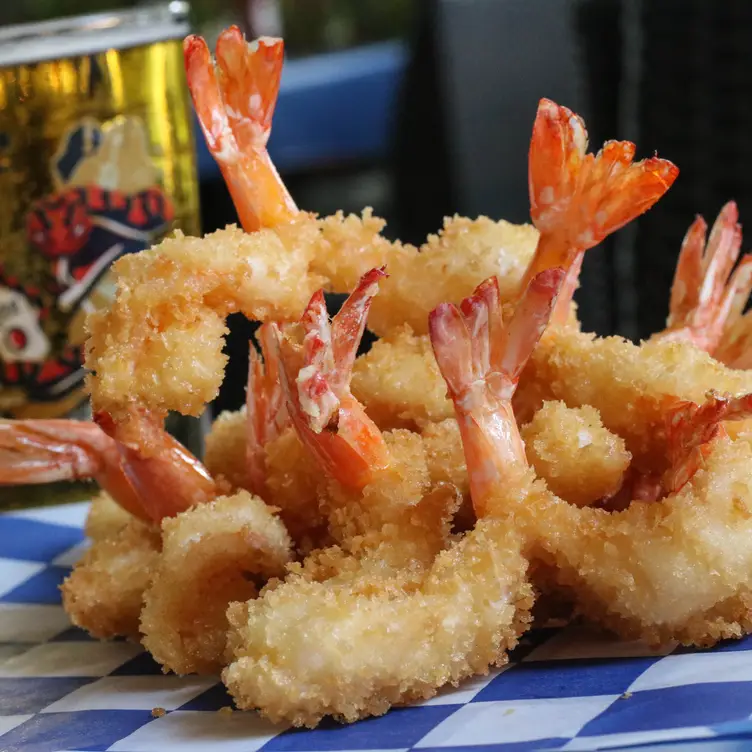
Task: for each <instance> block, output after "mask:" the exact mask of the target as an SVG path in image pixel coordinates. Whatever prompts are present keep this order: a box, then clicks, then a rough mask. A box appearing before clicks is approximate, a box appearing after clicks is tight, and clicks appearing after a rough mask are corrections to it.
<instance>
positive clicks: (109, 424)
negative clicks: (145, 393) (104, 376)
mask: <svg viewBox="0 0 752 752" xmlns="http://www.w3.org/2000/svg"><path fill="white" fill-rule="evenodd" d="M94 421H95V423H96V424H97V425H98V426H99V427H100V428H101V429H102V430H103V431H104V432H105V433H106V434H107V435H108V436H109V437H110V438H113V439H115V441H116V446H117V450H118V453H119V458H120V462H119V467H117V468H112V470H111V471H110V472H109V475H108V478H107V480H110V481H111V483H117V484H118V486H117V487H118V490H119V491H120V494H122V495H123V498H125V492H126V491H127V490H128V489H130V492H131V496H130V498H129V499H128V500H127V503H128V505H129V507H134V508H135V507H139V508H140V510H141V514H140V515H139V516H146V517H148V518H149V519H151V520H153V521H154V522H160V521H161V520H162V519H163V518H165V517H173V516H175V515H176V514H179V513H180V512H184V511H185V510H186V509H189V508H190V507H192V506H194V505H195V504H201V503H204V502H207V501H210V500H211V499H213V498H214V497H215V496H216V495H217V488H216V485H215V483H214V481H213V479H212V477H211V476H210V475H209V472H208V471H207V470H206V468H205V467H204V466H203V465H202V464H201V463H200V462H199V461H198V460H197V459H196V458H195V457H194V456H193V455H192V454H191V453H190V452H189V451H188V450H187V449H186V448H185V447H184V446H183V445H182V444H180V443H179V442H178V441H177V440H176V439H174V438H173V437H172V436H170V435H169V434H168V433H167V432H166V431H165V430H164V428H163V427H162V425H161V421H158V420H156V419H154V418H153V417H151V416H150V415H149V414H148V413H146V412H144V411H139V410H132V411H131V412H130V413H129V416H128V419H127V420H126V421H125V422H124V423H116V422H115V421H114V420H113V419H112V417H111V416H110V415H109V414H108V413H96V414H95V415H94ZM110 476H112V477H111V478H110ZM123 476H124V477H125V479H126V481H123V480H122V478H123ZM116 493H117V491H116ZM116 500H117V501H118V502H121V498H120V495H119V496H118V497H117V498H116ZM128 511H133V510H132V509H130V508H129V509H128ZM134 513H136V512H134Z"/></svg>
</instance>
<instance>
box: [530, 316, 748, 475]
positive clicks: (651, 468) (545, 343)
mask: <svg viewBox="0 0 752 752" xmlns="http://www.w3.org/2000/svg"><path fill="white" fill-rule="evenodd" d="M583 373H585V374H587V378H582V374H583ZM710 389H716V390H718V391H720V392H723V393H728V394H732V395H737V396H738V395H742V394H746V393H748V392H750V391H752V374H750V373H749V372H747V371H741V370H735V369H729V368H727V367H726V366H724V365H723V364H722V363H719V362H718V361H717V360H715V359H714V358H712V357H711V356H710V355H708V354H707V353H706V352H703V351H702V350H699V349H698V348H696V347H695V346H694V345H692V344H690V343H687V342H672V341H670V340H669V341H654V342H646V343H643V344H642V345H639V346H638V345H635V344H633V343H632V342H629V341H627V340H624V339H622V338H621V337H606V338H599V337H596V336H595V335H594V334H584V333H582V332H578V331H576V330H574V329H572V328H571V327H551V329H550V330H549V331H547V332H546V334H545V336H544V337H543V338H542V339H541V342H540V345H539V346H538V347H537V348H536V350H535V352H534V353H533V355H532V357H531V359H530V364H529V367H528V369H527V370H526V373H525V375H524V376H523V379H522V381H521V384H520V390H519V391H520V398H521V399H520V405H515V407H516V409H517V414H518V416H519V417H520V419H521V420H525V419H526V417H527V416H528V415H530V414H531V413H532V412H533V411H534V410H536V409H538V407H540V405H541V404H542V402H543V401H544V400H549V399H553V400H562V401H564V402H565V403H566V404H567V405H569V406H570V407H581V406H583V405H591V406H592V407H594V408H595V409H596V410H597V411H598V413H599V414H600V417H601V420H602V421H603V425H604V426H605V427H606V428H607V429H608V430H609V431H612V432H614V433H616V434H618V435H619V436H621V437H623V438H624V440H625V442H626V447H627V450H628V451H629V452H631V454H632V456H633V462H634V463H635V464H636V466H637V467H638V468H639V469H640V470H643V471H646V472H659V473H661V472H663V471H664V470H665V469H666V462H667V460H666V457H667V456H668V448H667V435H666V431H665V413H666V405H667V404H670V403H671V401H673V400H674V399H680V400H687V401H690V402H696V403H701V402H703V401H704V399H705V395H706V393H707V392H708V390H710Z"/></svg>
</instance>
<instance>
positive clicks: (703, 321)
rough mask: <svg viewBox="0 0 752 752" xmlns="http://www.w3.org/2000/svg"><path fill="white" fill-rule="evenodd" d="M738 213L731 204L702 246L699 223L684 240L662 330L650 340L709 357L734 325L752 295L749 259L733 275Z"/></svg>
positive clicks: (703, 225) (698, 220)
mask: <svg viewBox="0 0 752 752" xmlns="http://www.w3.org/2000/svg"><path fill="white" fill-rule="evenodd" d="M738 218H739V213H738V211H737V208H736V204H735V203H734V202H733V201H729V202H728V203H727V204H726V205H725V206H724V207H723V208H722V209H721V211H720V213H719V214H718V218H717V219H716V221H715V224H714V225H713V229H712V230H711V232H710V237H709V238H708V239H707V244H706V242H705V238H706V234H707V225H706V223H705V220H704V219H703V218H702V217H699V216H698V217H697V218H696V219H695V221H694V222H693V223H692V225H691V226H690V228H689V230H687V234H686V236H685V237H684V241H683V243H682V247H681V251H680V252H679V260H678V262H677V265H676V272H675V274H674V282H673V285H672V287H671V301H670V306H669V317H668V321H667V322H666V328H665V329H664V330H663V331H662V332H660V333H658V334H656V335H654V336H653V339H654V340H655V339H670V340H673V341H679V340H681V341H686V342H691V343H693V344H694V345H695V346H697V347H699V348H700V349H702V350H705V351H707V352H709V353H711V354H712V355H715V354H716V351H717V350H718V348H719V346H720V345H721V343H722V342H723V340H724V335H727V332H728V329H729V326H730V325H731V324H733V322H734V321H736V320H738V318H739V317H740V316H741V313H742V312H743V310H744V306H745V305H746V303H747V300H748V298H749V295H750V292H752V256H749V255H748V256H744V257H743V258H742V260H741V261H740V263H739V265H738V266H737V268H736V270H735V271H734V272H733V274H732V269H733V268H734V264H735V263H736V260H737V259H738V258H739V251H740V248H741V242H742V233H741V226H740V225H739V224H738Z"/></svg>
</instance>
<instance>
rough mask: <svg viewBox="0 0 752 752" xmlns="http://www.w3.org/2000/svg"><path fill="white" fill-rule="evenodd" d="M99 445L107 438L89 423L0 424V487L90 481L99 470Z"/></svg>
mask: <svg viewBox="0 0 752 752" xmlns="http://www.w3.org/2000/svg"><path fill="white" fill-rule="evenodd" d="M89 434H90V435H89ZM87 439H88V440H87ZM102 443H105V444H108V443H109V442H108V441H107V437H105V436H102V435H101V432H100V431H99V430H98V429H97V428H96V427H93V426H91V424H88V425H87V424H83V423H82V424H78V423H76V422H74V421H67V420H14V421H11V420H8V421H2V422H0V485H17V484H30V483H31V484H36V483H53V482H56V481H65V480H86V479H90V478H94V476H95V475H96V474H97V473H98V472H99V470H100V467H101V462H100V461H99V459H98V458H97V454H96V453H95V449H98V448H99V445H100V444H102Z"/></svg>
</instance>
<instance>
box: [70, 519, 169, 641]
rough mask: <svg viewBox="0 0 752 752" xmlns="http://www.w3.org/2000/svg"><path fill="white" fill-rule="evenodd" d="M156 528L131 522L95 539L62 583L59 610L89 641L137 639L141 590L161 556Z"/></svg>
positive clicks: (132, 520) (160, 538) (142, 590)
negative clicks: (61, 605) (92, 638)
mask: <svg viewBox="0 0 752 752" xmlns="http://www.w3.org/2000/svg"><path fill="white" fill-rule="evenodd" d="M161 544H162V537H161V535H160V533H159V528H157V527H154V526H153V525H147V524H146V523H143V522H141V521H139V520H136V519H131V520H130V521H129V522H128V524H127V525H125V526H124V527H123V528H121V529H120V530H119V531H118V532H117V533H115V534H114V535H112V536H108V537H105V538H100V539H99V540H95V541H94V542H93V544H92V547H91V548H90V549H89V550H88V551H87V552H86V554H84V557H83V559H81V561H80V562H79V563H78V564H76V566H75V567H74V568H73V571H72V572H71V574H70V576H69V577H67V578H66V580H65V582H63V584H62V587H61V590H62V594H63V608H65V612H66V613H67V614H68V616H69V617H70V619H71V621H72V622H73V623H74V624H75V625H76V626H78V627H81V628H82V629H85V630H86V631H87V632H89V634H91V635H92V637H98V638H100V639H109V638H112V637H129V638H131V639H133V640H138V639H139V636H140V630H139V618H140V615H141V606H142V604H143V594H144V590H146V588H147V587H148V585H149V582H150V581H151V576H152V573H153V570H154V566H155V564H156V562H157V559H158V558H159V551H160V548H161Z"/></svg>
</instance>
